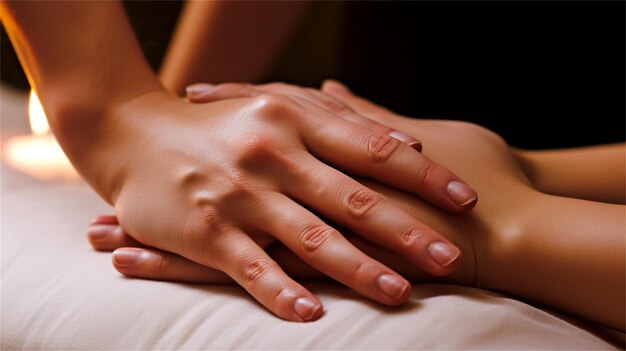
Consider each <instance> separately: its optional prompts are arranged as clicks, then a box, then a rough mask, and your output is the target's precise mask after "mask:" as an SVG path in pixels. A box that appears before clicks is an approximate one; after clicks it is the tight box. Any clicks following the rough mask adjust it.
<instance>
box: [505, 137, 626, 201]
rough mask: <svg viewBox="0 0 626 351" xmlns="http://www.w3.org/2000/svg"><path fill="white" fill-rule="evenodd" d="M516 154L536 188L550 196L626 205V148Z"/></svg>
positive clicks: (592, 148) (610, 147)
mask: <svg viewBox="0 0 626 351" xmlns="http://www.w3.org/2000/svg"><path fill="white" fill-rule="evenodd" d="M514 154H515V156H516V158H517V160H518V162H519V164H520V166H521V167H522V168H523V169H524V172H526V174H527V175H528V177H529V178H530V180H531V181H532V183H533V185H534V186H535V187H536V188H537V189H539V190H541V191H543V192H546V193H549V194H554V195H561V196H568V197H576V198H580V199H588V200H595V201H604V202H611V203H618V204H624V202H625V201H626V188H625V187H626V182H625V181H624V179H626V171H625V169H626V145H625V144H623V143H622V144H612V145H600V146H589V147H581V148H574V149H560V150H545V151H524V150H515V151H514Z"/></svg>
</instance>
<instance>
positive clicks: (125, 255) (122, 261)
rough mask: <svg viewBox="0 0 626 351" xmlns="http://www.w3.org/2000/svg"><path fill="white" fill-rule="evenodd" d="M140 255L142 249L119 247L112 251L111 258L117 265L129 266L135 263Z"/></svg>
mask: <svg viewBox="0 0 626 351" xmlns="http://www.w3.org/2000/svg"><path fill="white" fill-rule="evenodd" d="M142 255H143V251H141V250H139V249H131V248H128V249H119V250H115V251H113V260H114V261H115V263H117V264H118V265H119V266H131V265H133V264H135V263H137V261H139V259H140V258H141V256H142Z"/></svg>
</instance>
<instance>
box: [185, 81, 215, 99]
mask: <svg viewBox="0 0 626 351" xmlns="http://www.w3.org/2000/svg"><path fill="white" fill-rule="evenodd" d="M213 88H215V85H213V84H208V83H197V84H192V85H188V86H187V87H186V88H185V91H186V92H187V96H189V95H192V96H198V95H202V94H206V93H208V92H210V91H211V90H213Z"/></svg>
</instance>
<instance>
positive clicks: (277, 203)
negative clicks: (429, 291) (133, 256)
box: [110, 93, 460, 320]
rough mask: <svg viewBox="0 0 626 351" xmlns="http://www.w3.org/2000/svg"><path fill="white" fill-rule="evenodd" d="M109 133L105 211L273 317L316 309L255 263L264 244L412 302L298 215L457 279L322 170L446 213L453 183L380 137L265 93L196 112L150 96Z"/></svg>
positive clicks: (370, 198) (368, 195)
mask: <svg viewBox="0 0 626 351" xmlns="http://www.w3.org/2000/svg"><path fill="white" fill-rule="evenodd" d="M117 120H118V121H119V125H120V126H123V127H120V128H121V130H120V131H118V139H117V141H118V143H117V144H116V145H115V147H114V148H113V150H110V152H111V156H110V157H111V159H112V162H111V163H112V164H113V163H115V164H116V168H117V169H119V170H121V171H120V172H119V174H120V176H118V177H117V178H116V179H117V182H119V185H118V186H117V187H113V188H116V189H117V191H116V194H114V195H113V200H114V203H115V208H116V211H117V214H118V217H119V220H120V223H121V225H122V227H123V228H124V230H126V232H128V233H129V234H130V235H131V236H132V237H134V238H135V239H136V240H138V241H139V242H141V243H142V244H145V245H148V246H152V247H155V248H160V249H163V250H166V251H170V252H173V253H176V254H179V255H181V256H184V257H186V258H189V259H191V260H193V261H195V262H197V263H200V264H202V265H205V266H207V267H212V268H215V269H218V270H220V271H223V272H225V273H226V274H228V275H229V276H230V277H231V278H232V279H234V280H235V281H236V282H237V283H239V284H240V285H242V286H243V287H244V288H246V289H247V290H248V291H249V292H250V293H251V294H252V295H253V296H254V297H255V298H257V299H258V300H259V301H260V302H261V303H262V304H264V305H265V306H266V307H268V308H269V309H270V310H271V311H273V312H274V313H276V314H277V315H279V316H280V317H282V318H285V319H289V320H311V319H316V318H318V317H319V316H320V315H321V311H322V309H321V305H320V303H319V301H317V299H315V297H314V296H313V295H312V294H311V293H310V292H308V291H307V290H306V289H305V288H303V287H302V286H301V285H299V284H297V283H296V282H294V281H293V280H291V279H290V278H289V277H288V276H287V275H286V274H285V273H284V272H283V271H282V270H281V269H280V268H279V266H278V265H276V264H275V262H274V261H273V260H272V259H271V258H270V257H269V256H268V255H267V254H266V253H265V252H264V250H263V248H264V245H266V244H267V242H268V240H266V239H267V238H276V239H278V240H280V241H281V242H282V243H283V244H285V245H286V246H287V247H288V248H289V249H290V250H291V251H293V252H294V253H295V254H296V255H298V256H299V257H300V258H301V259H303V260H304V261H305V262H307V263H308V264H310V265H311V266H313V267H315V268H316V269H318V270H320V271H321V272H324V273H326V274H327V275H329V276H331V277H332V278H334V279H336V280H338V281H340V282H342V283H344V284H346V285H348V286H350V287H352V288H354V289H356V290H358V291H360V292H361V293H363V294H364V295H366V296H368V297H370V298H372V299H374V300H376V301H379V302H381V303H384V304H388V305H395V304H399V303H402V302H403V301H404V300H406V298H408V295H409V292H410V286H409V284H408V283H407V282H406V281H405V280H404V279H402V278H401V277H400V276H399V275H398V274H397V273H395V272H394V271H393V270H391V269H389V268H387V267H386V266H384V265H382V264H380V263H379V262H377V261H375V260H373V259H371V258H369V257H368V256H366V255H364V254H363V253H362V252H360V251H359V250H357V249H356V248H355V247H354V246H352V245H351V244H350V243H349V242H348V241H347V240H346V239H345V238H343V236H341V235H340V234H339V233H338V232H337V231H336V230H335V229H333V228H331V227H329V226H328V225H326V224H325V223H324V222H323V221H322V220H321V219H320V218H319V217H317V216H316V215H315V214H313V213H312V212H310V211H309V210H308V209H307V207H308V208H310V209H312V210H315V211H316V212H318V213H320V214H322V215H324V216H325V217H328V218H329V219H331V220H333V221H335V222H337V223H339V224H341V225H343V226H345V227H347V228H349V229H351V230H353V231H355V232H356V233H358V234H360V235H362V236H364V237H365V238H368V239H369V240H371V241H373V242H376V243H378V244H380V245H383V246H385V247H388V248H390V249H391V250H393V251H396V252H398V253H400V254H402V255H403V256H405V257H406V258H407V259H409V260H410V261H412V262H413V263H415V264H416V265H418V266H419V267H421V268H423V269H425V270H426V271H428V272H431V273H433V274H438V275H442V274H447V273H449V272H451V271H452V270H453V269H454V268H455V265H456V263H455V262H456V259H457V257H458V256H459V255H460V252H459V250H458V248H456V247H455V246H454V245H453V244H452V243H450V242H449V241H448V240H446V239H445V238H444V237H442V236H441V235H440V234H439V233H437V232H435V231H433V230H432V229H430V228H428V227H427V226H425V225H423V224H421V223H420V222H419V221H417V220H415V219H414V218H413V217H411V216H409V215H408V214H407V213H405V212H404V211H402V210H400V209H399V208H398V207H396V206H394V205H392V204H391V203H390V202H389V201H388V200H386V199H385V198H384V197H382V196H381V195H379V194H377V193H375V192H373V191H372V190H369V189H367V188H366V187H364V186H362V185H361V184H359V183H358V182H356V181H354V180H352V179H351V178H349V177H347V176H345V175H344V174H342V173H341V172H339V171H337V170H336V169H334V168H331V167H329V166H327V165H326V164H324V163H322V162H320V161H319V160H318V159H321V160H324V161H326V162H328V163H330V164H333V165H334V166H336V167H337V168H342V169H345V170H346V171H349V172H351V173H353V174H360V175H363V176H370V177H372V178H374V179H378V180H380V181H383V182H386V183H388V184H391V185H394V186H396V187H399V188H403V189H406V190H409V191H413V192H417V193H423V192H424V187H426V186H428V187H429V188H428V189H429V191H428V192H427V194H429V196H431V197H433V198H434V199H435V200H436V201H438V202H440V203H443V204H447V206H450V204H454V203H453V202H452V201H451V200H450V198H449V197H448V196H447V195H446V194H445V188H446V184H447V183H449V182H450V181H457V182H459V181H460V180H459V179H458V178H457V177H456V176H454V175H453V174H452V173H450V172H448V171H446V170H445V169H442V168H441V167H439V166H437V165H434V164H433V163H432V162H430V161H429V160H428V159H426V158H425V157H423V156H422V155H420V154H419V153H417V152H415V150H413V149H411V148H409V147H408V146H406V145H404V144H402V143H400V142H398V141H397V140H395V139H393V138H390V137H388V136H387V135H384V134H380V133H376V132H374V131H372V130H370V129H367V128H364V127H362V126H359V125H356V124H354V123H352V122H348V121H345V120H343V119H339V118H336V117H335V116H333V115H332V114H331V113H329V112H328V111H326V110H324V109H321V108H319V107H317V106H316V105H314V104H311V103H309V102H307V101H305V100H302V99H299V98H297V97H292V98H288V97H285V96H279V95H271V94H266V95H260V96H258V97H254V98H246V99H234V100H229V101H221V102H216V103H213V104H209V105H202V106H200V105H189V104H186V103H184V102H181V101H178V100H176V99H174V100H172V99H169V98H168V97H167V96H165V95H163V94H160V93H152V94H148V95H146V96H141V97H139V98H137V99H135V100H133V101H131V102H129V103H127V104H126V105H124V106H123V107H122V108H120V109H119V110H118V111H117ZM432 175H438V177H436V178H430V176H432ZM425 176H426V177H425ZM442 193H443V194H442ZM303 206H306V207H303ZM446 250H447V251H446Z"/></svg>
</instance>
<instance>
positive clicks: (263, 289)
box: [214, 230, 323, 322]
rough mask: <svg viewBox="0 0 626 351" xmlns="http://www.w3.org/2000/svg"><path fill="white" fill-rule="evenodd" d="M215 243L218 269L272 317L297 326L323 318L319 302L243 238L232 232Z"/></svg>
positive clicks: (265, 254)
mask: <svg viewBox="0 0 626 351" xmlns="http://www.w3.org/2000/svg"><path fill="white" fill-rule="evenodd" d="M215 243H216V244H215V245H216V246H217V247H215V249H216V250H215V252H216V253H217V255H216V256H215V257H214V258H215V262H216V265H217V268H219V269H220V270H221V271H223V272H225V273H226V274H228V275H229V276H230V277H231V278H232V279H233V280H235V281H236V282H237V283H238V284H239V285H241V286H242V287H243V288H244V289H246V290H247V291H248V292H249V293H250V295H252V296H253V297H254V298H255V299H256V300H257V301H259V302H260V303H261V304H262V305H263V306H265V307H266V308H267V309H269V310H270V311H272V312H273V313H274V314H275V315H277V316H278V317H280V318H283V319H286V320H290V321H297V322H307V321H313V320H316V319H318V318H320V317H321V316H322V314H323V308H322V304H321V303H320V302H319V300H317V298H316V297H315V296H314V295H313V294H311V293H310V292H309V291H308V290H307V289H305V288H304V287H303V286H302V285H300V284H298V283H296V282H295V281H293V280H292V279H291V278H289V276H287V274H285V272H284V271H283V270H282V269H281V268H280V266H279V265H278V264H276V262H275V261H274V260H273V259H271V258H270V257H269V256H268V255H267V253H265V251H263V250H262V249H261V248H259V246H257V245H256V243H255V242H254V241H252V240H251V239H250V238H249V237H248V236H247V235H246V234H244V233H242V232H239V231H236V230H233V231H231V232H230V233H228V234H227V236H224V238H222V240H216V241H215Z"/></svg>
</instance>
